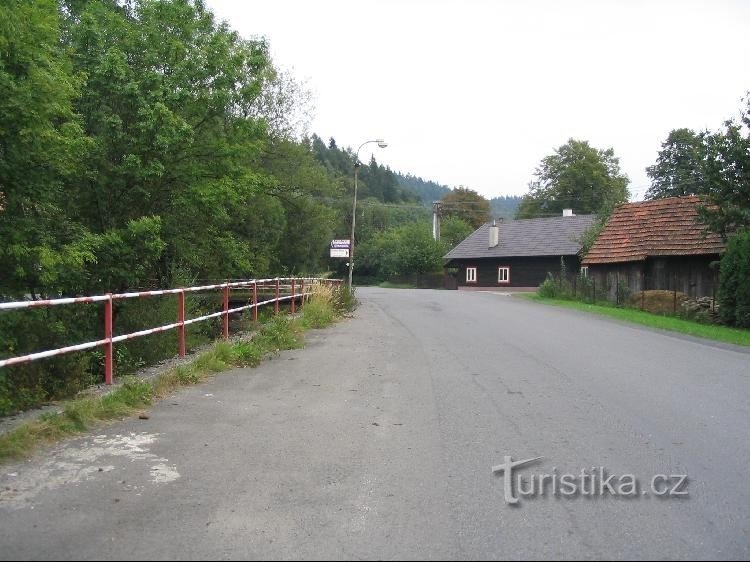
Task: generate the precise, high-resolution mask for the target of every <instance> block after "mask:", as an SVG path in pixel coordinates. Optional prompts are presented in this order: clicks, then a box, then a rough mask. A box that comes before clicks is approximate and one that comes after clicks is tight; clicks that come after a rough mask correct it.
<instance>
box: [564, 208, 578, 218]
mask: <svg viewBox="0 0 750 562" xmlns="http://www.w3.org/2000/svg"><path fill="white" fill-rule="evenodd" d="M563 216H564V217H574V216H575V215H574V214H573V209H563Z"/></svg>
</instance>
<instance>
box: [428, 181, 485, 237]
mask: <svg viewBox="0 0 750 562" xmlns="http://www.w3.org/2000/svg"><path fill="white" fill-rule="evenodd" d="M440 201H441V203H442V204H443V215H444V216H446V217H456V218H459V219H463V220H465V221H466V222H468V223H469V224H470V225H471V226H473V227H474V228H479V227H480V226H482V225H483V224H484V223H485V222H487V221H488V220H489V218H490V202H489V201H488V200H487V199H486V198H484V197H482V196H481V195H480V194H479V193H477V192H476V191H474V190H473V189H469V188H467V187H457V188H456V189H454V190H453V191H451V192H450V193H446V194H445V195H444V196H443V198H442V199H441V200H440Z"/></svg>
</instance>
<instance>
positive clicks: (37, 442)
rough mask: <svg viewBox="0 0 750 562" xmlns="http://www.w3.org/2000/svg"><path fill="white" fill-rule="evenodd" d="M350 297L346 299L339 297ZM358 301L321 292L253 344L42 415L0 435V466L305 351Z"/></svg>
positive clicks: (209, 354) (218, 350)
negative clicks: (307, 341) (186, 391)
mask: <svg viewBox="0 0 750 562" xmlns="http://www.w3.org/2000/svg"><path fill="white" fill-rule="evenodd" d="M343 292H346V293H347V294H346V295H343V294H339V293H343ZM355 303H356V301H355V299H354V297H353V295H351V294H349V293H348V291H346V289H345V288H343V289H339V290H334V289H330V288H326V287H323V288H321V289H320V290H319V291H318V292H317V293H316V294H315V295H314V296H313V297H312V298H311V299H310V300H309V301H308V302H307V303H306V304H305V306H304V308H303V312H302V313H301V314H300V315H299V316H297V317H296V318H291V317H288V316H278V317H273V318H271V319H270V320H269V321H268V322H266V323H265V324H263V326H262V327H261V328H260V330H259V331H258V332H257V333H256V334H255V336H254V337H253V338H252V339H248V340H241V341H236V342H217V343H215V344H214V345H213V346H212V347H211V348H210V349H209V350H208V351H205V352H203V353H201V354H200V355H199V356H197V357H196V358H195V359H194V360H193V361H191V362H190V363H188V364H186V365H181V366H179V367H175V368H174V369H172V370H170V371H167V372H166V373H164V374H162V375H160V376H159V377H157V378H156V379H153V380H151V381H142V380H139V379H137V378H136V377H127V378H126V379H125V380H124V381H123V384H122V386H120V387H119V388H117V389H116V390H114V391H112V392H110V393H108V394H106V395H104V396H101V397H81V398H77V399H74V400H70V401H68V402H65V403H64V404H63V405H62V411H60V412H58V413H52V414H43V415H41V416H40V417H39V418H38V419H36V420H33V421H28V422H26V423H24V424H22V425H20V426H19V427H17V428H15V429H13V430H11V431H9V432H8V433H5V434H4V435H0V463H2V462H3V461H7V460H10V459H16V458H21V457H23V456H26V455H28V454H29V453H31V452H32V451H34V450H35V449H36V448H38V447H39V446H41V445H44V444H49V443H53V442H56V441H59V440H61V439H64V438H65V437H69V436H72V435H75V434H78V433H82V432H84V431H86V430H88V429H91V428H92V427H95V426H97V425H99V424H102V423H104V422H107V421H111V420H117V419H122V418H124V417H127V416H131V415H134V414H136V413H139V412H142V411H143V410H144V409H146V408H147V407H148V406H150V405H151V404H152V403H153V402H154V401H155V400H159V399H161V398H164V397H166V396H168V395H169V394H170V393H172V392H173V391H175V390H176V389H178V388H180V387H185V386H192V385H196V384H198V383H200V382H202V381H204V380H205V379H206V378H207V377H209V376H211V375H212V374H215V373H219V372H221V371H226V370H229V369H231V368H233V367H256V366H257V365H259V364H260V362H261V361H262V360H263V359H264V358H266V357H269V356H273V355H275V354H278V353H279V352H280V351H282V350H287V349H298V348H300V347H302V346H303V343H304V341H303V334H304V331H305V330H308V329H315V328H325V327H327V326H329V325H330V324H332V323H334V322H335V321H336V320H338V319H339V318H340V317H341V316H342V315H343V314H345V313H346V312H349V311H350V310H351V309H352V308H353V307H354V305H355Z"/></svg>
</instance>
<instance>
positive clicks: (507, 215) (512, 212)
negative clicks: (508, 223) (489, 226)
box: [490, 195, 523, 220]
mask: <svg viewBox="0 0 750 562" xmlns="http://www.w3.org/2000/svg"><path fill="white" fill-rule="evenodd" d="M522 199H523V196H522V195H503V196H501V197H493V198H492V199H490V208H491V212H492V216H493V217H494V218H501V217H502V218H504V219H508V220H510V219H512V218H514V217H515V216H516V210H517V209H518V206H519V205H520V204H521V200H522Z"/></svg>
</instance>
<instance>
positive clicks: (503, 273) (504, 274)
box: [497, 267, 510, 283]
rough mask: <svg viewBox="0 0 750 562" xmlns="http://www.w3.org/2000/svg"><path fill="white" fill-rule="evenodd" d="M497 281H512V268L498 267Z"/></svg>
mask: <svg viewBox="0 0 750 562" xmlns="http://www.w3.org/2000/svg"><path fill="white" fill-rule="evenodd" d="M497 282H498V283H510V268H509V267H498V268H497Z"/></svg>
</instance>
